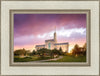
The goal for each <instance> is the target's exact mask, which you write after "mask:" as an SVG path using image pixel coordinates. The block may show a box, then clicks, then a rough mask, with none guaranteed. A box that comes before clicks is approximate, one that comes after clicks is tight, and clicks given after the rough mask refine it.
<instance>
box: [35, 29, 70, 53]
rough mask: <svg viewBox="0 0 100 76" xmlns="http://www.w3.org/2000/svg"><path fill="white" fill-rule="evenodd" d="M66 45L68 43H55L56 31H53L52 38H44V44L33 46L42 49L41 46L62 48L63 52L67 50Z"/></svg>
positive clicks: (67, 45)
mask: <svg viewBox="0 0 100 76" xmlns="http://www.w3.org/2000/svg"><path fill="white" fill-rule="evenodd" d="M68 47H69V43H68V42H66V43H57V38H56V31H55V33H54V39H49V40H45V44H44V45H36V46H35V48H36V50H39V49H42V48H47V49H51V50H52V49H55V48H56V49H58V50H59V49H60V48H62V50H63V52H68Z"/></svg>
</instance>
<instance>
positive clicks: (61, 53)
mask: <svg viewBox="0 0 100 76" xmlns="http://www.w3.org/2000/svg"><path fill="white" fill-rule="evenodd" d="M59 55H63V51H62V48H61V47H60V48H59Z"/></svg>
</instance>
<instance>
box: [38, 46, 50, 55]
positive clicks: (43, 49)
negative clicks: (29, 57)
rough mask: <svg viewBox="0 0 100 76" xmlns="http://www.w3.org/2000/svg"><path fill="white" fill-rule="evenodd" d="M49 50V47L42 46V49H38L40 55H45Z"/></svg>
mask: <svg viewBox="0 0 100 76" xmlns="http://www.w3.org/2000/svg"><path fill="white" fill-rule="evenodd" d="M47 50H48V49H46V48H42V49H39V50H37V53H38V55H39V56H40V57H44V55H45V54H46V53H47V52H48V51H47Z"/></svg>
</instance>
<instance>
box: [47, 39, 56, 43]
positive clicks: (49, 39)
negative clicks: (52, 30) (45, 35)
mask: <svg viewBox="0 0 100 76" xmlns="http://www.w3.org/2000/svg"><path fill="white" fill-rule="evenodd" d="M47 41H54V39H49V40H45V42H47Z"/></svg>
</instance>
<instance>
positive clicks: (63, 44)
mask: <svg viewBox="0 0 100 76" xmlns="http://www.w3.org/2000/svg"><path fill="white" fill-rule="evenodd" d="M66 44H69V43H68V42H66V43H55V44H54V45H66Z"/></svg>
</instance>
